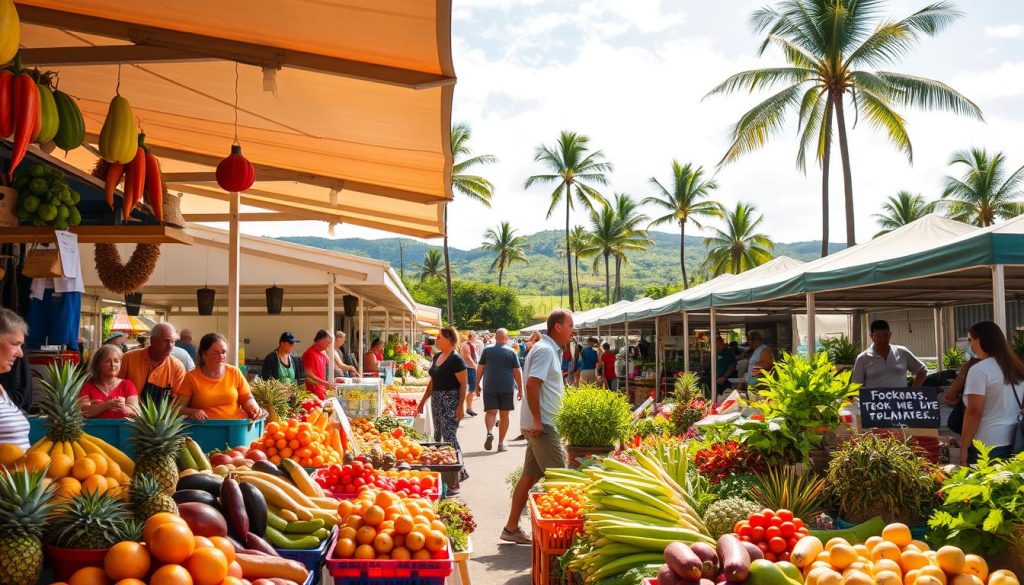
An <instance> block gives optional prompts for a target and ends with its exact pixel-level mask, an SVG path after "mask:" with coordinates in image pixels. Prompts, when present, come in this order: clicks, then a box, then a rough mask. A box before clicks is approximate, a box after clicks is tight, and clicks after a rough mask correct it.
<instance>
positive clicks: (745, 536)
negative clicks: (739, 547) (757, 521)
mask: <svg viewBox="0 0 1024 585" xmlns="http://www.w3.org/2000/svg"><path fill="white" fill-rule="evenodd" d="M739 538H740V540H742V541H743V542H750V535H749V534H741V535H740V537H739Z"/></svg>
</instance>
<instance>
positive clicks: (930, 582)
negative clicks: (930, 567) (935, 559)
mask: <svg viewBox="0 0 1024 585" xmlns="http://www.w3.org/2000/svg"><path fill="white" fill-rule="evenodd" d="M914 585H946V583H945V581H943V580H941V579H939V578H938V577H935V576H934V575H918V576H917V581H915V582H914Z"/></svg>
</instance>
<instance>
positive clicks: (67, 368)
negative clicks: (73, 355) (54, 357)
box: [39, 361, 88, 443]
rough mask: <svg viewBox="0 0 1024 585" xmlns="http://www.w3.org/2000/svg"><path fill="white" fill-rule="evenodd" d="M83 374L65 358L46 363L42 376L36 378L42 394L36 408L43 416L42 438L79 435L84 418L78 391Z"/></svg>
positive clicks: (64, 438)
mask: <svg viewBox="0 0 1024 585" xmlns="http://www.w3.org/2000/svg"><path fill="white" fill-rule="evenodd" d="M87 376H88V373H87V372H86V370H85V369H84V368H79V367H78V366H76V365H75V364H73V363H71V362H69V361H65V362H61V363H60V365H54V364H50V365H49V366H47V369H46V379H44V380H41V381H40V384H41V385H42V387H43V394H44V398H43V400H42V401H40V403H39V411H40V412H41V413H42V414H43V416H45V417H46V422H47V427H48V428H47V430H46V438H48V439H50V440H51V441H53V442H55V443H57V442H61V441H67V442H69V443H74V442H75V441H78V439H80V438H81V437H82V428H83V427H84V425H85V420H84V418H83V416H82V403H81V401H80V400H79V398H78V395H79V393H81V391H82V385H83V384H85V380H86V377H87Z"/></svg>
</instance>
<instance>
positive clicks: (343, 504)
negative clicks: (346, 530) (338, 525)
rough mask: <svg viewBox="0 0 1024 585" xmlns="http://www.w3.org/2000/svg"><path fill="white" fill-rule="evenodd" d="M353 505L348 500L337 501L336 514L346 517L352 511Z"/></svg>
mask: <svg viewBox="0 0 1024 585" xmlns="http://www.w3.org/2000/svg"><path fill="white" fill-rule="evenodd" d="M353 507H354V506H353V505H352V502H350V501H348V500H339V501H338V516H340V517H341V518H342V519H345V518H347V517H348V515H349V514H351V513H352V508H353Z"/></svg>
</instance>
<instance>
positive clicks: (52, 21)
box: [18, 4, 455, 89]
mask: <svg viewBox="0 0 1024 585" xmlns="http://www.w3.org/2000/svg"><path fill="white" fill-rule="evenodd" d="M18 16H19V17H20V18H21V21H22V22H28V23H32V24H39V25H42V26H48V27H53V28H58V29H62V30H73V31H79V32H84V33H89V34H96V35H101V36H106V37H113V38H117V39H124V40H128V41H131V42H133V43H135V44H139V45H152V46H156V47H164V48H170V49H178V50H182V51H189V52H192V53H198V54H201V55H205V56H207V57H210V58H214V59H224V60H227V61H238V62H239V63H246V64H249V65H255V66H257V67H268V68H271V69H280V68H282V67H291V68H294V69H303V70H307V71H314V72H318V73H326V74H329V75H338V76H341V77H349V78H352V79H360V80H364V81H370V82H373V83H383V84H387V85H395V86H399V87H405V88H409V89H428V88H434V87H444V86H450V85H454V84H455V77H454V76H451V77H449V76H444V75H438V74H434V73H426V72H422V71H415V70H411V69H402V68H400V67H388V66H385V65H377V64H374V63H366V62H362V61H354V60H351V59H342V58H339V57H330V56H327V55H319V54H316V53H309V52H306V51H295V50H291V49H285V48H282V47H268V46H265V45H258V44H255V43H246V42H241V41H235V40H229V39H224V38H218V37H213V36H209V35H200V34H195V33H188V32H182V31H177V30H171V29H166V28H160V27H156V26H149V25H144V24H139V23H133V22H125V21H120V20H115V19H112V18H100V17H95V16H88V15H84V14H78V13H75V12H65V11H62V10H55V9H50V8H41V7H38V6H30V5H25V4H19V5H18Z"/></svg>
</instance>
